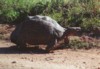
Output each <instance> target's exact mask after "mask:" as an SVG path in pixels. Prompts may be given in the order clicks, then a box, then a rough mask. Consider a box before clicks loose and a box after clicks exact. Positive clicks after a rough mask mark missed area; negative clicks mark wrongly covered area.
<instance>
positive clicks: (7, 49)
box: [0, 46, 47, 54]
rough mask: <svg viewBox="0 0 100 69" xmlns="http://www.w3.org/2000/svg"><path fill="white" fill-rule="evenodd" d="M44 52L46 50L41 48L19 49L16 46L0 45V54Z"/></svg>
mask: <svg viewBox="0 0 100 69" xmlns="http://www.w3.org/2000/svg"><path fill="white" fill-rule="evenodd" d="M24 53H25V54H31V53H34V54H46V53H47V52H46V51H45V50H43V49H39V48H34V47H27V48H21V49H19V48H18V47H16V46H11V47H0V54H24Z"/></svg>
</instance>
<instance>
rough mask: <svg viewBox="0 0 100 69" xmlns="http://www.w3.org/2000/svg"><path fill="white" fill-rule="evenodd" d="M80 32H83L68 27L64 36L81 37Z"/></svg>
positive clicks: (76, 28)
mask: <svg viewBox="0 0 100 69" xmlns="http://www.w3.org/2000/svg"><path fill="white" fill-rule="evenodd" d="M80 32H81V28H80V27H67V28H66V30H65V32H64V36H75V35H79V33H80Z"/></svg>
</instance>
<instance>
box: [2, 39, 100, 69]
mask: <svg viewBox="0 0 100 69" xmlns="http://www.w3.org/2000/svg"><path fill="white" fill-rule="evenodd" d="M11 46H13V44H12V43H10V42H5V41H0V69H100V50H99V49H90V50H78V51H72V50H70V49H63V50H55V51H54V53H49V54H48V53H43V51H42V50H34V49H27V50H23V51H20V50H18V49H16V48H13V47H11Z"/></svg>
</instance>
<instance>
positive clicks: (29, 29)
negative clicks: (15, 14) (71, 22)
mask: <svg viewBox="0 0 100 69" xmlns="http://www.w3.org/2000/svg"><path fill="white" fill-rule="evenodd" d="M77 30H79V29H77ZM77 30H76V29H75V28H69V27H67V28H64V27H62V26H61V25H59V24H58V23H57V21H55V20H54V19H52V18H51V17H49V16H42V15H35V16H28V17H27V19H26V20H24V21H23V22H22V23H20V24H18V25H16V28H15V30H14V31H13V32H12V33H11V36H10V39H11V42H13V43H15V44H16V45H17V46H18V47H26V46H27V44H30V45H47V47H46V51H47V52H52V51H53V50H54V48H55V47H56V46H57V44H59V42H60V41H62V40H63V41H62V42H61V43H68V38H67V37H68V36H69V35H70V34H75V32H76V31H77Z"/></svg>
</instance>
